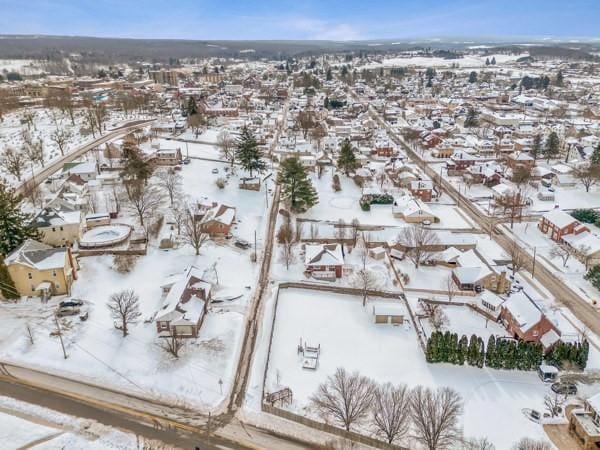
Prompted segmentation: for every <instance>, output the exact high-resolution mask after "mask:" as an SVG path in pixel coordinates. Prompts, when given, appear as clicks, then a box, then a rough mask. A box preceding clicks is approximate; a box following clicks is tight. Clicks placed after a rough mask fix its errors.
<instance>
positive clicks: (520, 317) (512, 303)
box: [503, 292, 542, 332]
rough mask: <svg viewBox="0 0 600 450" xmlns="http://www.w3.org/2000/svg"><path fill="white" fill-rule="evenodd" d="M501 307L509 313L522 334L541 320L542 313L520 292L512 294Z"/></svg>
mask: <svg viewBox="0 0 600 450" xmlns="http://www.w3.org/2000/svg"><path fill="white" fill-rule="evenodd" d="M503 306H504V308H506V309H507V310H508V311H509V312H510V314H511V316H512V317H513V318H514V319H515V321H516V322H517V323H518V325H519V327H520V328H521V330H522V331H523V332H525V331H527V330H529V329H530V328H531V327H533V326H534V325H535V324H537V323H538V322H539V321H540V320H541V319H542V312H541V311H540V310H539V309H538V307H537V306H535V305H534V304H533V302H532V301H531V300H530V299H529V298H528V297H527V296H526V295H525V294H523V293H522V292H517V293H514V294H512V295H511V296H510V297H509V299H508V300H506V302H505V303H504V305H503Z"/></svg>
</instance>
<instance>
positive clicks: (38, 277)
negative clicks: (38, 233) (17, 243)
mask: <svg viewBox="0 0 600 450" xmlns="http://www.w3.org/2000/svg"><path fill="white" fill-rule="evenodd" d="M4 262H5V264H6V267H7V268H8V273H9V275H10V277H11V278H12V280H13V283H14V284H15V287H16V288H17V291H18V292H19V294H20V295H27V296H43V297H49V296H51V295H65V294H67V295H68V294H70V292H71V285H72V284H73V280H76V279H77V267H76V263H75V260H74V258H73V255H72V254H71V249H70V248H68V247H67V248H54V247H51V246H49V245H47V244H43V243H41V242H37V241H34V240H32V239H28V240H27V241H25V242H24V243H23V245H21V247H19V248H18V249H16V250H15V251H13V252H12V253H11V254H10V255H8V256H7V257H6V259H5V260H4Z"/></svg>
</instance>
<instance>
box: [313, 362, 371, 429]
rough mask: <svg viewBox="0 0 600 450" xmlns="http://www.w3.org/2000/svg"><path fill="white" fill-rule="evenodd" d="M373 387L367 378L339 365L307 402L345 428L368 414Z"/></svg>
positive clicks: (322, 414)
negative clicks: (347, 370)
mask: <svg viewBox="0 0 600 450" xmlns="http://www.w3.org/2000/svg"><path fill="white" fill-rule="evenodd" d="M374 390H375V386H374V384H373V381H371V380H370V379H369V378H367V377H365V376H363V375H361V374H359V373H358V372H354V373H352V374H350V373H348V372H346V369H344V368H343V367H339V368H338V369H337V370H336V371H335V374H333V375H329V376H328V377H327V380H326V381H325V382H324V383H321V384H320V385H319V387H318V389H317V392H315V393H314V394H313V395H312V396H311V397H310V403H311V404H312V406H313V407H314V408H315V409H316V410H317V411H318V412H319V414H320V415H321V416H322V417H323V418H326V419H333V420H334V421H335V422H337V423H339V424H341V425H342V426H343V427H344V428H345V429H346V431H350V427H351V426H352V425H353V424H355V423H358V422H360V421H362V420H363V419H365V417H367V415H368V413H369V409H370V407H371V403H372V400H373V393H374Z"/></svg>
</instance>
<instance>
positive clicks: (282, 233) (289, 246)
mask: <svg viewBox="0 0 600 450" xmlns="http://www.w3.org/2000/svg"><path fill="white" fill-rule="evenodd" d="M277 242H278V243H279V244H281V248H282V258H283V261H284V263H285V268H286V269H289V268H290V264H291V262H292V260H293V256H294V253H293V247H294V229H293V228H292V223H291V220H290V217H289V216H288V218H287V220H286V221H285V222H284V223H283V224H282V225H281V226H280V227H279V230H278V231H277Z"/></svg>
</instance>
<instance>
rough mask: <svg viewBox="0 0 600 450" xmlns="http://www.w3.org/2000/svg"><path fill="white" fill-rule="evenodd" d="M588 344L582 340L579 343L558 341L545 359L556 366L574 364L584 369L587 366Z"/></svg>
mask: <svg viewBox="0 0 600 450" xmlns="http://www.w3.org/2000/svg"><path fill="white" fill-rule="evenodd" d="M589 352H590V344H589V342H588V341H587V340H584V341H583V342H582V343H581V344H580V343H579V342H576V343H574V344H571V343H567V342H561V341H558V342H557V343H556V345H555V346H554V348H553V349H552V352H550V354H549V355H548V356H547V357H546V360H547V361H548V362H549V363H550V364H553V365H555V366H557V367H565V366H568V365H569V364H574V365H575V366H577V367H578V368H579V369H581V370H583V369H585V366H587V360H588V355H589Z"/></svg>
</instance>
